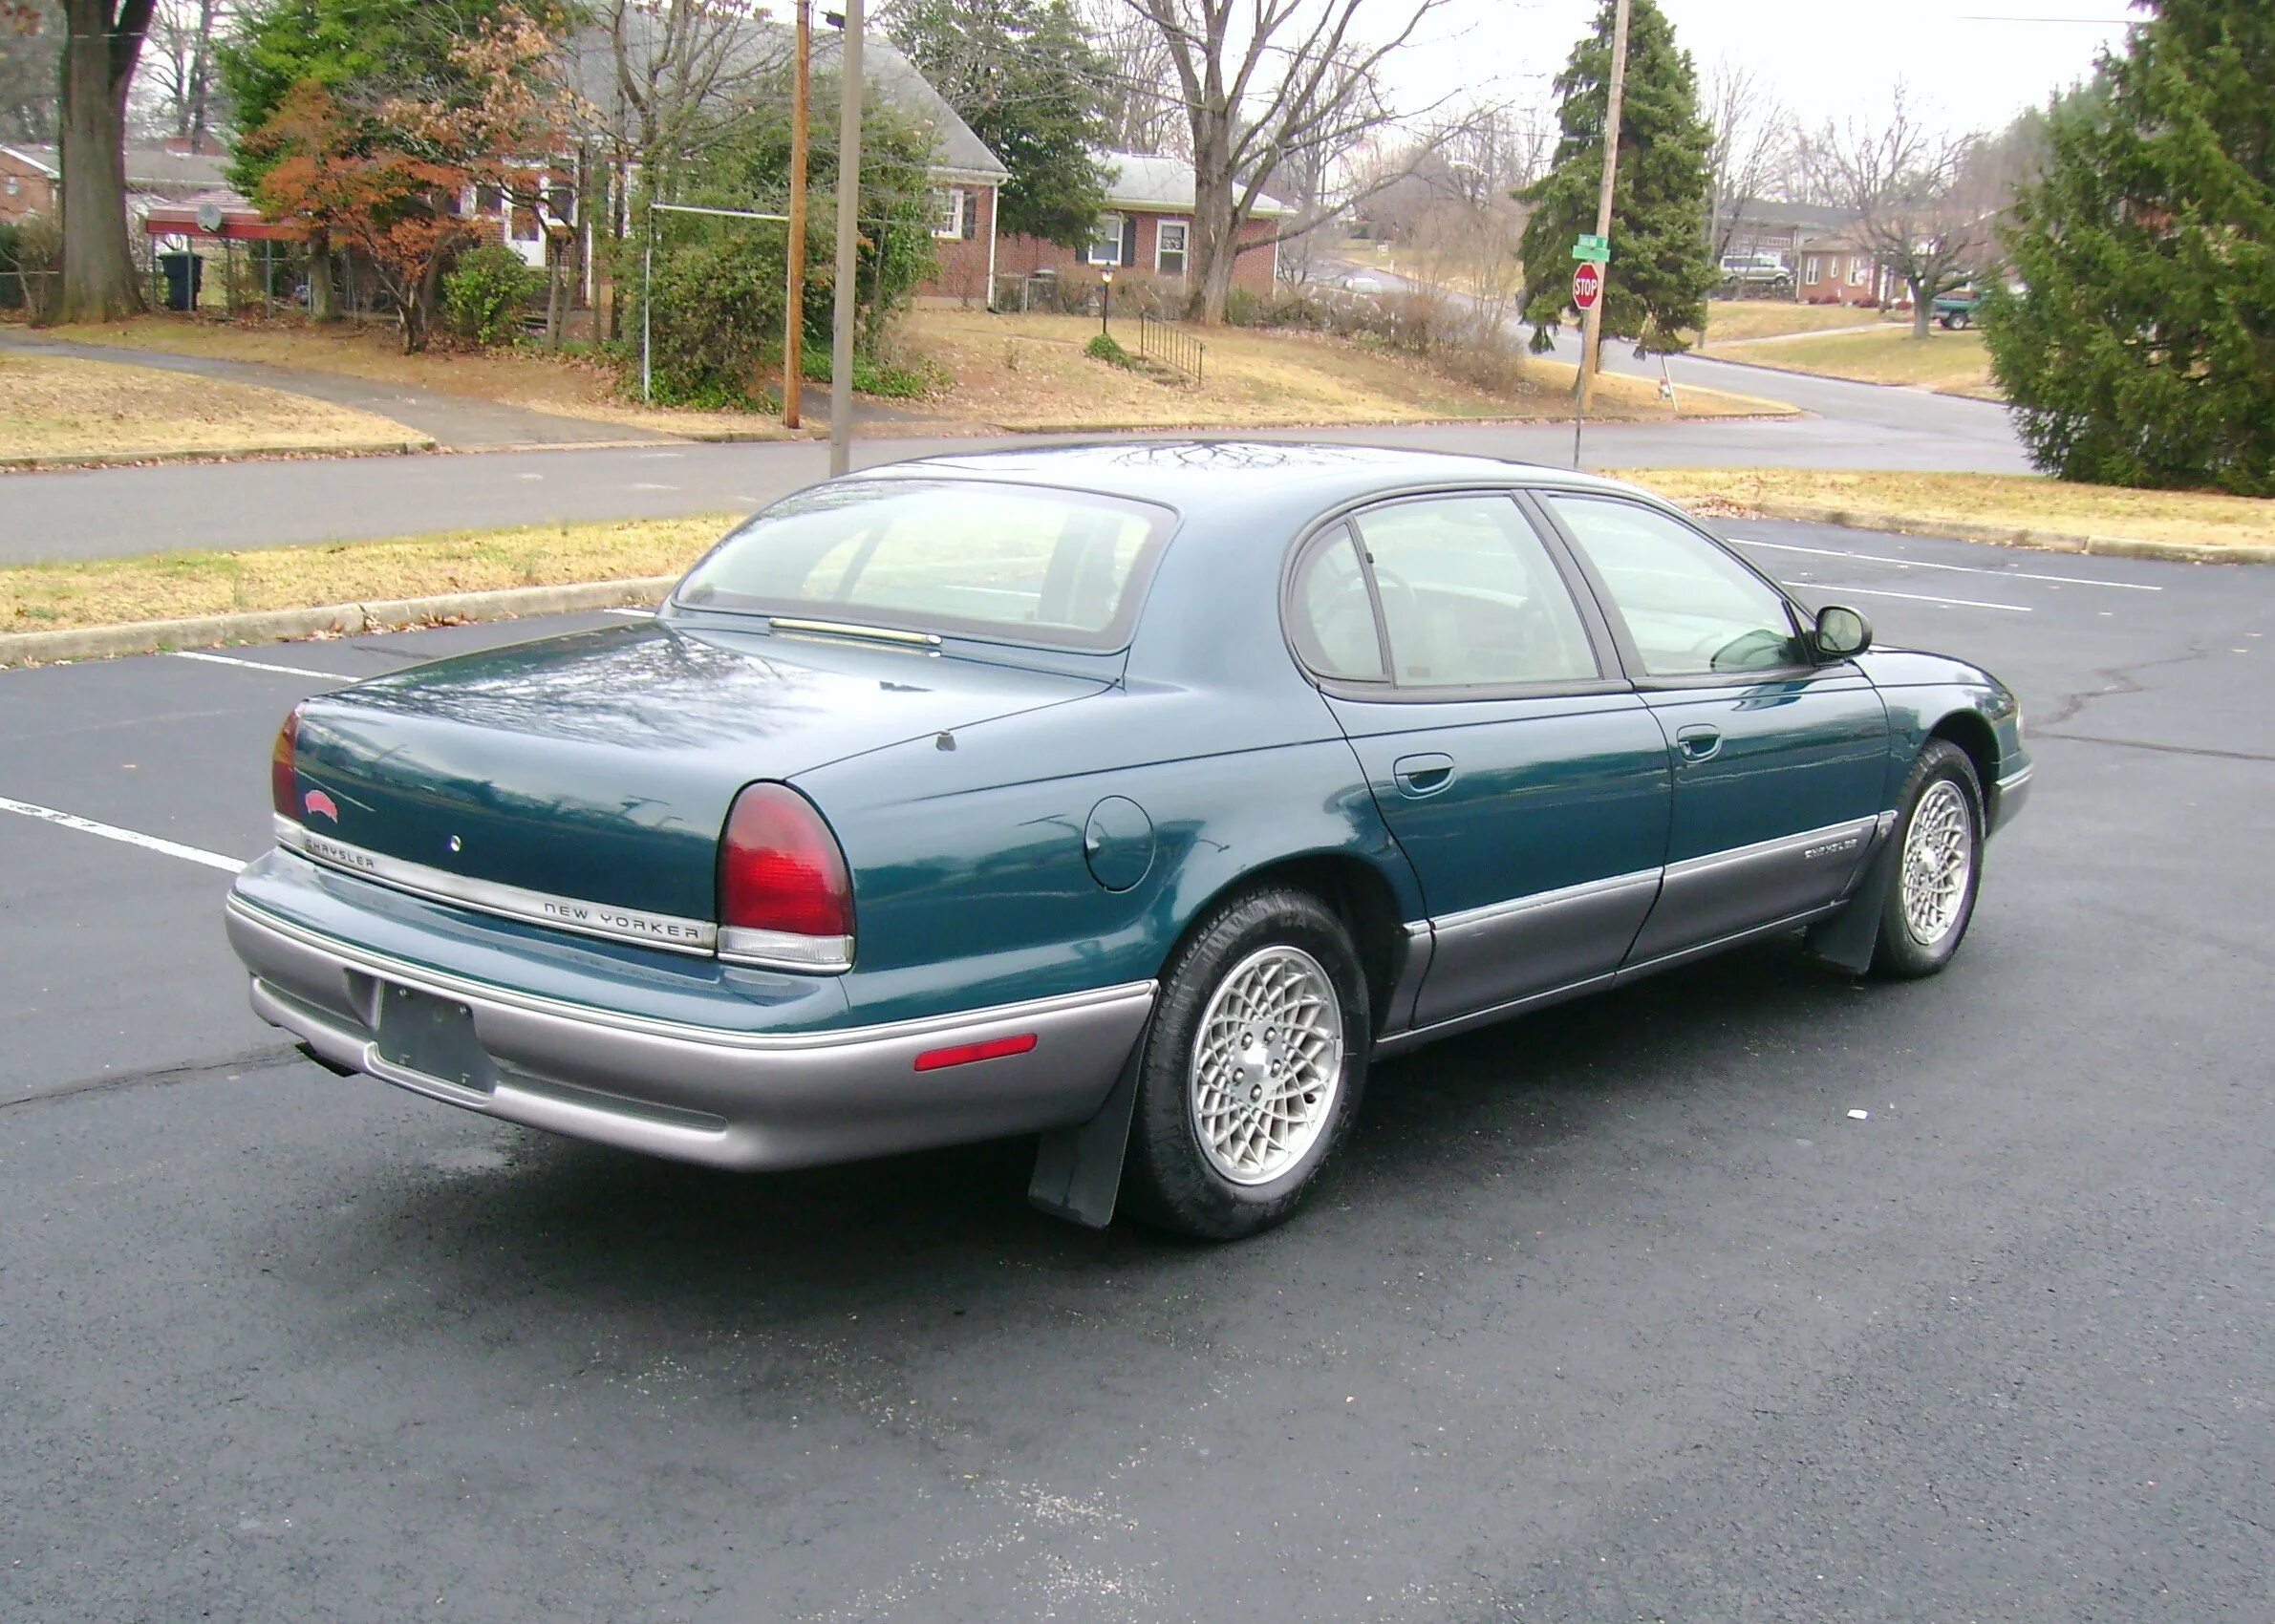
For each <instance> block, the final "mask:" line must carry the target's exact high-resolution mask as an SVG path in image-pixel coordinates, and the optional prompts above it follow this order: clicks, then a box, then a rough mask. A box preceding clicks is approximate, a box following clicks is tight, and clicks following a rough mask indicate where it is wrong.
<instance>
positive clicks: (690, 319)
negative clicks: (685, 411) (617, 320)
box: [630, 233, 829, 411]
mask: <svg viewBox="0 0 2275 1624" xmlns="http://www.w3.org/2000/svg"><path fill="white" fill-rule="evenodd" d="M783 274H784V266H783V245H782V241H781V238H780V237H779V236H771V237H760V236H758V235H756V234H755V233H740V234H738V235H735V236H727V235H723V234H722V235H720V236H718V237H714V238H711V239H709V240H707V241H702V242H697V243H691V244H686V245H682V246H674V247H673V248H672V249H671V250H670V251H669V252H668V253H659V254H657V255H656V259H655V286H654V294H653V300H652V305H651V310H650V324H651V325H650V333H649V368H650V371H651V373H652V374H653V380H654V384H653V386H654V390H655V399H656V400H657V402H658V403H660V404H662V405H666V406H699V407H704V408H706V409H709V410H713V411H719V410H727V409H742V410H751V411H757V410H763V409H764V406H765V402H766V395H765V391H764V388H763V386H762V384H761V382H760V373H761V371H762V369H764V368H765V367H766V366H767V365H768V363H769V362H770V361H771V360H772V359H773V358H774V356H775V355H776V354H777V353H779V352H780V349H781V344H782V324H783ZM810 303H811V300H810V294H809V308H810ZM638 323H639V316H638V313H637V312H634V315H633V324H632V326H631V328H630V331H631V332H632V333H633V334H634V335H635V346H634V350H633V355H634V358H635V359H634V374H633V375H634V379H635V381H636V378H637V360H636V357H637V354H638V351H637V347H636V335H637V333H638V332H639V331H640V329H639V325H638ZM805 353H806V355H807V356H808V357H809V358H810V357H811V356H812V355H813V353H814V352H813V350H812V349H811V348H809V349H808V350H807V351H806V352H805ZM828 364H829V362H828V352H827V350H826V349H825V350H823V352H822V367H823V375H824V376H825V377H826V376H827V375H828ZM807 369H808V375H810V369H811V361H810V359H809V360H808V362H807Z"/></svg>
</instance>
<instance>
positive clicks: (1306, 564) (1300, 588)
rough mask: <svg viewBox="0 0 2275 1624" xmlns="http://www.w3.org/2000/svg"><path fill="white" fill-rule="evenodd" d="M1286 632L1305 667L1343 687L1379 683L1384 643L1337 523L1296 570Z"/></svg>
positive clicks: (1353, 547)
mask: <svg viewBox="0 0 2275 1624" xmlns="http://www.w3.org/2000/svg"><path fill="white" fill-rule="evenodd" d="M1292 596H1293V599H1294V601H1293V603H1291V604H1290V606H1289V609H1290V614H1289V621H1290V624H1289V628H1288V630H1289V632H1290V634H1291V635H1292V636H1293V637H1294V638H1295V642H1296V652H1297V654H1298V656H1300V657H1301V659H1302V661H1303V663H1304V664H1305V665H1307V666H1309V667H1310V668H1311V669H1312V670H1313V671H1315V672H1317V673H1319V674H1320V675H1321V676H1332V677H1340V678H1341V679H1342V680H1343V681H1345V682H1380V681H1382V680H1383V644H1382V638H1381V636H1380V634H1379V633H1378V631H1377V630H1376V627H1375V607H1374V600H1373V599H1372V598H1370V597H1368V596H1367V592H1366V573H1365V571H1364V570H1363V569H1361V568H1360V567H1359V547H1358V545H1357V544H1356V543H1355V542H1353V541H1352V540H1351V532H1350V530H1349V529H1348V528H1347V527H1345V526H1344V525H1341V524H1338V525H1336V526H1335V528H1334V529H1332V530H1327V531H1323V532H1321V533H1320V536H1319V537H1318V538H1317V539H1315V540H1314V541H1313V542H1312V544H1311V546H1310V548H1309V549H1308V550H1306V551H1305V553H1304V555H1303V558H1302V561H1301V562H1300V563H1298V565H1297V566H1296V582H1295V590H1294V592H1293V594H1292Z"/></svg>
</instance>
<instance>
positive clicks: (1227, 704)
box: [227, 442, 2030, 1237]
mask: <svg viewBox="0 0 2275 1624" xmlns="http://www.w3.org/2000/svg"><path fill="white" fill-rule="evenodd" d="M2029 779H2030V769H2029V764H2028V758H2027V757H2026V755H2025V752H2024V746H2023V736H2022V720H2021V717H2020V716H2019V714H2018V713H2017V709H2016V705H2015V700H2014V696H2013V694H2010V693H2008V692H2007V689H2005V688H2004V687H2002V686H2001V685H2000V684H1999V683H1998V682H1997V681H1996V680H1995V679H1994V678H1992V677H1991V676H1989V675H1988V674H1987V673H1984V672H1983V671H1981V670H1978V669H1977V668H1975V667H1974V666H1971V665H1967V664H1965V663H1964V662H1962V661H1959V660H1956V659H1951V658H1948V657H1945V656H1942V655H1938V654H1930V653H1918V652H1905V651H1898V650H1888V649H1878V648H1875V647H1873V638H1872V632H1871V629H1870V627H1869V626H1868V625H1867V624H1866V622H1865V619H1864V617H1863V616H1862V615H1861V614H1859V613H1857V612H1856V610H1854V609H1847V608H1843V607H1838V606H1832V607H1826V608H1822V609H1815V610H1814V611H1812V610H1810V609H1806V608H1804V607H1803V606H1802V605H1801V604H1800V603H1798V602H1796V601H1795V600H1794V599H1793V598H1792V597H1791V596H1789V595H1788V594H1787V593H1786V592H1785V591H1784V590H1783V589H1781V588H1779V587H1778V586H1777V585H1776V584H1775V583H1774V582H1772V581H1771V580H1769V579H1768V578H1767V577H1765V576H1763V575H1761V574H1759V573H1757V572H1756V571H1755V570H1754V569H1753V568H1752V566H1749V564H1748V563H1747V562H1746V561H1745V560H1744V559H1743V558H1741V557H1740V556H1739V555H1738V554H1736V553H1735V552H1733V551H1731V550H1730V549H1729V548H1728V547H1727V546H1725V545H1723V544H1722V543H1720V542H1719V541H1717V540H1716V539H1715V538H1714V537H1713V536H1711V535H1710V534H1709V533H1708V532H1707V531H1706V530H1705V529H1704V528H1702V527H1701V526H1699V525H1698V524H1695V523H1693V522H1692V521H1691V520H1689V519H1687V518H1686V517H1685V515H1684V514H1683V513H1681V512H1680V511H1679V510H1677V509H1676V508H1674V507H1671V506H1669V505H1668V504H1666V503H1665V502H1660V501H1657V500H1655V499H1654V498H1652V497H1650V496H1648V495H1646V494H1644V493H1643V492H1642V491H1640V490H1636V489H1633V488H1631V487H1629V486H1625V485H1621V484H1618V483H1615V482H1613V481H1607V480H1601V479H1595V478H1591V477H1589V476H1586V475H1582V474H1577V473H1567V472H1564V471H1561V470H1556V469H1548V468H1536V467H1528V466H1525V465H1522V464H1516V463H1509V462H1502V461H1496V460H1492V459H1480V458H1469V457H1452V456H1439V455H1426V454H1421V453H1413V452H1399V451H1384V450H1369V449H1363V448H1354V447H1341V446H1306V445H1283V444H1255V443H1241V442H1215V443H1208V442H1155V443H1144V442H1141V443H1127V442H1125V443H1114V444H1107V445H1089V446H1065V447H1052V448H1047V449H1028V450H1017V451H1007V452H998V453H990V454H971V455H954V456H946V457H939V458H934V459H925V460H921V461H915V462H908V463H902V464H898V465H896V466H891V467H886V468H880V469H875V470H871V471H869V472H865V473H862V474H859V475H857V476H853V477H850V478H847V479H840V480H834V481H829V482H827V483H825V484H821V485H817V486H814V487H812V488H810V489H808V490H805V491H804V492H801V493H799V494H797V495H794V496H791V497H789V498H786V499H785V500H783V501H782V502H777V503H775V504H774V505H772V506H771V507H768V508H766V509H764V510H763V511H762V512H761V513H759V514H758V515H757V517H755V518H753V519H752V520H750V521H749V522H748V523H747V524H743V525H742V526H741V527H740V528H739V529H737V530H736V531H735V532H734V533H733V534H731V535H729V536H728V537H727V538H726V539H725V540H724V541H723V542H721V543H720V544H719V545H718V546H717V547H716V548H715V549H714V550H712V551H711V552H710V553H709V554H708V555H707V556H706V557H705V558H703V559H702V560H701V562H699V563H698V564H697V565H696V566H694V568H692V569H691V570H689V571H688V573H687V575H686V576H685V578H684V579H682V580H681V581H680V582H679V584H678V586H677V587H676V588H675V589H674V590H673V592H672V594H671V596H670V598H669V599H668V601H667V602H666V603H665V604H664V606H663V608H662V609H660V611H659V612H658V613H657V614H656V615H655V618H654V619H653V621H642V622H638V623H624V624H616V625H611V626H608V627H606V628H603V629H600V630H583V631H577V632H574V633H572V634H569V635H567V636H560V637H554V638H549V639H547V640H544V641H539V642H533V643H528V644H525V645H522V646H520V647H513V648H505V649H500V650H495V651H491V652H483V653H477V654H470V655H466V656H463V657H460V658H456V659H450V660H445V661H441V662H440V663H437V664H434V665H430V666H425V667H421V668H419V669H418V670H415V671H411V672H407V673H398V674H394V675H390V676H385V677H381V678H378V679H377V680H375V681H370V682H364V683H361V684H358V685H356V686H354V687H351V688H347V689H343V690H340V691H338V692H335V693H331V694H323V695H320V696H318V697H315V698H311V699H309V700H307V701H305V702H304V703H303V704H301V705H300V706H299V708H298V709H296V710H295V711H294V712H293V713H292V715H291V716H290V717H289V718H288V719H287V721H286V722H285V724H284V727H283V730H282V731H281V733H280V734H279V736H278V737H277V740H276V748H275V755H274V759H273V762H272V765H271V774H270V782H271V791H272V796H273V801H274V806H275V829H276V840H277V846H276V849H275V850H273V851H272V852H270V853H269V854H268V855H267V856H265V857H263V858H262V859H260V860H259V861H258V862H256V863H254V864H253V865H250V866H249V867H248V868H247V869H246V870H245V871H244V873H243V874H242V875H241V876H240V877H239V878H238V880H237V882H236V884H235V886H234V887H233V889H232V891H231V894H230V897H229V900H228V904H227V928H228V933H229V937H230V940H231V942H232V943H233V944H234V946H235V948H236V951H237V952H238V954H239V955H240V956H241V957H242V958H243V960H244V962H245V963H246V965H247V967H248V968H249V970H250V972H251V974H252V1000H253V1007H254V1008H255V1010H257V1011H258V1012H259V1013H260V1014H261V1015H263V1016H265V1017H266V1018H267V1019H268V1020H269V1021H271V1022H273V1023H275V1024H276V1025H278V1026H281V1027H284V1028H286V1029H288V1030H289V1031H290V1032H292V1033H293V1034H295V1035H296V1036H298V1037H299V1038H300V1039H301V1041H302V1042H303V1044H304V1045H305V1046H306V1048H307V1049H308V1051H309V1053H310V1054H311V1055H312V1056H313V1057H315V1058H317V1059H319V1060H321V1061H323V1062H324V1063H325V1064H326V1065H328V1066H331V1067H333V1069H335V1070H337V1071H340V1072H342V1073H347V1072H365V1073H369V1074H370V1075H372V1076H374V1077H376V1078H379V1079H383V1080H385V1081H388V1082H391V1083H395V1084H397V1085H398V1086H400V1087H403V1088H406V1089H409V1090H412V1091H413V1092H416V1093H419V1094H423V1095H427V1096H429V1097H431V1098H434V1099H437V1100H445V1101H448V1102H449V1103H452V1104H455V1105H461V1106H464V1107H466V1108H468V1109H470V1110H475V1111H480V1112H484V1113H487V1114H489V1115H492V1116H495V1117H499V1118H504V1119H506V1120H509V1121H512V1122H523V1123H527V1124H529V1125H532V1126H536V1127H541V1128H547V1129H551V1130H553V1131H555V1132H559V1133H564V1134H570V1135H575V1136H579V1137H582V1138H586V1139H590V1140H597V1141H600V1142H602V1143H608V1144H613V1145H619V1146H623V1147H625V1148H628V1149H633V1150H641V1151H649V1152H654V1153H655V1154H657V1155H661V1156H668V1157H677V1158H681V1159H683V1160H686V1161H690V1162H698V1163H707V1164H710V1165H716V1166H724V1167H739V1168H783V1167H796V1166H803V1165H810V1164H816V1163H827V1162H838V1161H846V1160H850V1159H855V1158H863V1157H870V1156H877V1155H882V1154H884V1153H886V1152H891V1151H903V1150H912V1149H916V1148H919V1147H923V1146H931V1145H941V1144H949V1143H956V1142H959V1141H969V1140H979V1139H987V1138H991V1137H996V1136H1003V1135H1014V1134H1040V1135H1041V1136H1042V1138H1041V1148H1040V1151H1039V1153H1038V1157H1037V1163H1036V1170H1035V1176H1034V1183H1033V1186H1032V1188H1031V1194H1032V1195H1033V1197H1034V1198H1035V1199H1036V1201H1037V1202H1038V1203H1039V1204H1040V1205H1041V1206H1043V1207H1045V1208H1046V1209H1049V1210H1052V1211H1055V1212H1059V1213H1062V1214H1063V1215H1066V1216H1070V1217H1074V1218H1078V1219H1080V1220H1082V1221H1084V1222H1089V1223H1104V1222H1105V1221H1106V1219H1107V1218H1108V1217H1109V1216H1110V1215H1111V1214H1112V1212H1113V1211H1114V1209H1115V1206H1116V1201H1117V1193H1118V1192H1119V1195H1120V1197H1121V1198H1123V1200H1124V1202H1125V1205H1126V1206H1127V1207H1128V1208H1129V1209H1131V1210H1133V1211H1134V1212H1136V1213H1137V1214H1139V1215H1140V1216H1142V1217H1144V1218H1146V1219H1148V1220H1150V1221H1151V1222H1153V1223H1155V1224H1158V1225H1161V1226H1164V1227H1166V1228H1169V1229H1174V1230H1179V1231H1183V1232H1185V1233H1188V1234H1192V1235H1199V1236H1213V1237H1231V1236H1236V1235H1242V1234H1246V1233H1249V1232H1251V1231H1254V1230H1256V1229H1260V1228H1262V1227H1264V1226H1266V1225H1269V1224H1272V1223H1274V1222H1277V1220H1279V1219H1282V1218H1284V1217H1286V1216H1287V1215H1288V1214H1289V1213H1290V1212H1291V1211H1293V1210H1294V1209H1295V1207H1297V1205H1298V1203H1299V1202H1300V1201H1301V1200H1302V1198H1303V1196H1304V1194H1305V1192H1306V1191H1307V1190H1309V1189H1310V1188H1311V1187H1312V1186H1313V1185H1314V1184H1315V1182H1316V1181H1317V1180H1318V1178H1319V1176H1320V1169H1321V1168H1322V1166H1323V1165H1326V1164H1327V1163H1328V1162H1329V1160H1330V1159H1331V1157H1332V1156H1333V1154H1334V1151H1335V1149H1336V1147H1337V1145H1338V1144H1340V1143H1341V1142H1342V1141H1343V1139H1344V1138H1345V1137H1346V1135H1347V1134H1348V1133H1349V1132H1350V1130H1351V1126H1352V1121H1353V1119H1354V1117H1355V1116H1356V1114H1357V1111H1358V1108H1359V1102H1360V1099H1361V1095H1362V1092H1363V1088H1364V1086H1365V1082H1366V1078H1367V1071H1368V1067H1369V1066H1370V1064H1371V1063H1372V1062H1373V1061H1375V1060H1376V1059H1378V1058H1383V1057H1385V1056H1389V1055H1395V1054H1401V1053H1405V1052H1406V1051H1408V1050H1411V1049H1413V1048H1415V1047H1416V1046H1418V1045H1421V1044H1424V1043H1427V1042H1428V1041H1430V1040H1431V1039H1433V1038H1437V1037H1442V1036H1448V1035H1449V1034H1452V1033H1457V1032H1465V1031H1468V1030H1470V1029H1471V1028H1473V1027H1476V1026H1478V1025H1481V1024H1483V1023H1486V1022H1490V1021H1496V1020H1501V1019H1504V1018H1506V1017H1509V1016H1512V1015H1519V1014H1521V1013H1523V1012H1525V1011H1528V1010H1534V1009H1537V1008H1539V1007H1541V1006H1542V1005H1544V1004H1547V1003H1550V1002H1552V1001H1555V1000H1556V999H1560V998H1566V997H1570V996H1572V995H1574V994H1582V993H1587V992H1590V991H1594V990H1597V989H1600V988H1606V987H1613V986H1619V985H1622V984H1625V983H1627V982H1630V981H1633V980H1635V979H1637V978H1638V977H1641V976H1644V975H1648V974H1651V973H1652V972H1656V971H1660V970H1663V969H1666V968H1667V967H1669V966H1672V965H1678V964H1683V963H1685V962H1687V961H1689V960H1691V959H1694V958H1696V957H1698V956H1699V955H1701V954H1705V953H1710V952H1715V951H1721V950H1724V949H1727V948H1729V947H1732V946H1734V945H1736V944H1738V943H1741V942H1745V941H1749V940H1752V939H1754V938H1756V937H1760V936H1763V935H1765V934H1767V933H1772V932H1780V931H1792V930H1799V929H1801V928H1804V927H1806V928H1809V929H1810V930H1811V932H1812V935H1811V940H1812V942H1813V943H1814V947H1815V948H1816V950H1817V951H1818V952H1819V953H1820V954H1822V955H1823V956H1825V957H1827V958H1829V959H1831V960H1833V961H1834V962H1835V963H1838V964H1840V965H1843V966H1846V967H1847V968H1848V969H1850V970H1852V971H1856V972H1862V971H1865V970H1867V969H1870V970H1873V971H1877V972H1882V973H1885V974H1888V975H1894V976H1920V975H1926V974H1930V973H1933V972H1937V971H1939V970H1942V968H1943V967H1944V966H1945V965H1946V964H1947V963H1948V962H1949V961H1950V959H1951V957H1952V955H1953V953H1954V952H1955V951H1957V950H1958V948H1959V945H1960V942H1961V940H1962V938H1963V937H1964V935H1965V934H1966V930H1967V926H1968V922H1969V920H1970V918H1971V917H1972V914H1973V910H1974V908H1975V903H1976V896H1977V887H1978V886H1979V884H1980V881H1981V876H1982V861H1983V852H1984V846H1985V842H1986V840H1987V839H1988V838H1989V836H1990V835H1991V834H1992V832H1993V831H1994V830H1995V829H1997V828H1998V827H1999V826H2001V825H2002V824H2003V823H2006V822H2007V820H2008V819H2009V818H2011V817H2012V816H2013V815H2014V813H2015V811H2016V809H2017V808H2018V807H2019V806H2020V805H2021V804H2022V801H2023V799H2024V796H2025V794H2026V793H2027V787H2028V783H2029Z"/></svg>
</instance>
